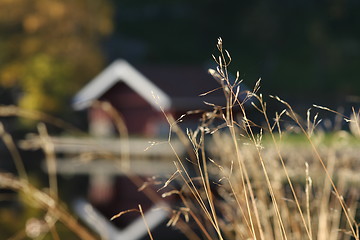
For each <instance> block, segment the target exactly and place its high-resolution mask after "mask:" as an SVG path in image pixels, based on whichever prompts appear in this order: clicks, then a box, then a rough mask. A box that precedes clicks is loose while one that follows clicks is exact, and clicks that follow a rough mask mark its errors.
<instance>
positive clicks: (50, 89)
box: [0, 0, 113, 113]
mask: <svg viewBox="0 0 360 240" xmlns="http://www.w3.org/2000/svg"><path fill="white" fill-rule="evenodd" d="M112 16H113V10H112V6H111V4H110V3H109V1H104V0H102V1H100V0H98V1H87V0H61V1H60V0H1V1H0V32H1V39H0V83H1V85H2V87H3V88H7V89H10V88H15V87H17V88H19V89H20V90H21V95H20V96H19V98H18V103H19V105H20V106H21V107H24V108H27V109H35V110H41V111H46V112H51V113H58V112H59V111H62V110H63V109H64V108H65V107H66V105H68V101H69V99H70V98H71V96H72V95H73V94H74V92H75V91H76V90H77V89H79V88H80V87H81V86H82V85H83V84H84V82H86V81H88V80H89V79H91V78H92V77H93V76H94V75H95V74H96V73H97V72H99V71H100V70H101V68H102V67H103V63H104V56H103V54H102V52H101V47H100V41H101V40H102V38H103V37H105V36H107V35H108V34H110V33H111V32H112V29H113V24H112Z"/></svg>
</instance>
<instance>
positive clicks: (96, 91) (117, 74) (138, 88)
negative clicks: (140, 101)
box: [72, 59, 171, 110]
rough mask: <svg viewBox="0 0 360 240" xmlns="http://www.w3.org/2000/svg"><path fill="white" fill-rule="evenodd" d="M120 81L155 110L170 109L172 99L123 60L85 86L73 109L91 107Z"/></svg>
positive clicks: (77, 96) (78, 95) (75, 99)
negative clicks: (160, 108)
mask: <svg viewBox="0 0 360 240" xmlns="http://www.w3.org/2000/svg"><path fill="white" fill-rule="evenodd" d="M119 81H122V82H124V83H126V84H127V85H128V86H129V87H130V88H131V89H133V90H134V91H135V92H137V93H138V94H139V95H140V96H141V97H143V98H144V99H145V100H146V101H147V102H148V103H149V104H150V105H151V106H153V107H154V108H155V109H159V106H161V107H162V108H164V109H165V110H167V109H169V108H170V106H171V99H170V97H169V96H168V95H167V94H166V93H164V92H163V91H162V90H161V89H160V88H158V87H157V86H156V85H155V84H153V83H152V82H151V81H150V80H149V79H148V78H147V77H145V76H144V75H143V74H141V73H140V72H139V71H138V70H136V69H135V68H134V67H133V66H131V65H130V64H129V63H128V62H127V61H125V60H122V59H121V60H116V61H114V62H113V63H112V64H110V65H109V66H108V67H107V68H105V70H104V71H102V72H101V73H100V74H99V75H98V76H96V77H95V78H94V79H93V80H92V81H90V82H89V83H88V84H87V85H85V87H83V88H82V89H81V90H80V91H79V92H78V93H77V94H76V95H75V97H74V99H73V104H72V105H73V108H74V109H75V110H82V109H85V108H87V107H89V106H90V105H91V104H92V102H93V101H94V100H96V99H98V98H99V97H101V95H103V94H104V93H105V92H106V91H107V90H109V89H110V88H111V87H112V86H114V85H115V83H117V82H119ZM154 97H156V99H155V98H154Z"/></svg>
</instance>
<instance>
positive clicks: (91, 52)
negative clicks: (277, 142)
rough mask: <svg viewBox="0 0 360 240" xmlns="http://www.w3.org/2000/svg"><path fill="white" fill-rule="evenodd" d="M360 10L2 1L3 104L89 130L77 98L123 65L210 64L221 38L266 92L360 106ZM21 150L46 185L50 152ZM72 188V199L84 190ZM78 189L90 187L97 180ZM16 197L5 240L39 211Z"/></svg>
mask: <svg viewBox="0 0 360 240" xmlns="http://www.w3.org/2000/svg"><path fill="white" fill-rule="evenodd" d="M359 12H360V2H359V1H355V0H331V1H311V0H294V1H285V0H270V1H269V0H253V1H239V0H222V1H220V0H207V1H205V0H198V1H194V0H162V1H161V0H154V1H148V0H0V105H10V104H15V105H18V106H20V107H21V108H25V109H29V110H35V111H41V112H46V113H49V114H52V115H55V116H57V117H59V118H61V119H63V120H66V121H69V122H71V123H74V124H75V125H76V126H80V128H81V126H83V127H84V128H85V126H86V116H85V115H84V112H82V113H78V112H75V111H74V110H73V109H72V108H71V99H72V98H73V96H74V94H75V93H76V92H77V91H78V90H79V89H81V88H82V87H83V86H84V85H85V84H86V83H87V82H89V81H90V80H91V79H93V78H94V76H96V75H97V74H98V73H99V72H101V71H102V70H103V69H104V68H105V67H106V66H108V65H109V64H110V63H111V62H113V61H114V60H115V59H118V58H123V59H126V60H127V61H129V62H130V63H131V64H135V65H147V64H151V65H154V64H169V65H179V66H181V65H196V66H199V65H201V66H204V67H206V66H211V65H212V64H213V59H212V56H211V55H212V54H214V55H217V54H218V51H217V48H216V43H217V39H218V37H221V38H222V39H223V41H224V47H225V48H226V49H227V50H228V51H229V52H230V54H231V56H232V60H233V61H232V64H231V66H230V71H231V72H232V73H233V75H235V74H236V71H239V72H240V77H241V78H242V79H244V83H245V84H246V85H247V86H248V87H249V88H252V86H253V85H254V84H255V82H256V81H257V80H258V79H259V78H262V84H261V92H262V93H264V94H265V95H268V94H272V95H278V96H280V97H282V98H283V99H285V100H287V101H288V102H289V103H290V104H291V105H292V106H294V107H295V109H296V108H300V109H307V108H309V107H311V105H312V104H318V105H323V106H328V107H331V108H334V109H339V107H340V106H344V107H349V106H359V103H360V79H359V76H360V75H359V69H360V16H359ZM188 88H191V86H188ZM207 90H209V89H208V88H207V87H206V86H204V91H207ZM348 109H350V108H348ZM304 113H305V111H304ZM13 120H14V119H13V118H6V119H1V122H2V123H5V126H6V129H7V130H8V131H9V132H10V133H11V135H12V136H13V137H14V138H15V139H18V138H19V137H21V138H22V137H23V134H22V133H27V132H28V129H29V126H30V125H27V122H21V123H20V124H19V123H16V124H14V123H13ZM31 127H34V126H33V125H32V126H31ZM32 130H34V128H32ZM82 130H85V129H82ZM35 131H36V130H35ZM19 132H20V133H19ZM21 132H22V133H21ZM18 133H19V134H18ZM21 154H22V156H23V157H24V160H25V161H24V162H25V166H26V167H27V170H29V172H31V171H32V172H33V175H40V177H39V176H36V177H33V178H32V180H35V183H33V184H34V185H36V186H40V187H41V186H46V182H47V176H46V175H45V174H44V173H43V172H42V170H41V169H40V166H41V159H43V155H42V153H39V152H21ZM0 155H1V159H0V170H1V171H3V170H6V171H10V172H15V167H14V164H13V163H12V162H11V156H9V153H8V151H7V149H6V147H5V144H3V143H1V146H0ZM7 160H8V161H7ZM28 160H35V161H28ZM41 174H42V175H41ZM61 181H63V180H61V179H60V180H59V182H61ZM64 182H66V181H64ZM66 184H67V185H66V186H67V187H66V188H64V189H62V191H64V193H63V196H61V197H63V198H65V201H66V200H67V198H68V197H69V196H71V194H73V192H76V191H77V192H79V188H78V187H77V186H76V187H75V186H69V184H68V183H66ZM78 184H82V185H83V186H86V185H87V184H88V179H85V178H82V179H80V180H79V181H78ZM83 188H84V189H85V187H83ZM7 193H9V192H6V191H5V192H4V191H2V192H1V194H2V195H1V196H2V197H3V196H5V195H4V194H7ZM10 193H11V192H10ZM83 195H86V193H85V190H84V193H83ZM20 197H24V196H20ZM2 200H3V199H2ZM11 200H12V199H10V201H8V202H7V201H2V206H5V208H1V209H0V215H1V216H5V217H1V219H2V222H1V224H0V225H1V226H2V227H1V229H0V232H1V233H2V234H1V235H3V236H12V235H13V234H14V232H16V231H18V230H19V229H21V228H22V226H23V225H24V222H25V221H26V219H27V218H28V217H29V216H34V215H40V214H39V213H35V214H34V212H33V210H32V209H25V210H24V209H22V207H19V206H13V202H12V201H11ZM7 204H8V205H7ZM10 205H11V206H12V207H13V208H14V209H17V210H18V209H21V211H20V210H19V212H21V213H22V218H21V219H20V218H19V217H18V215H16V214H15V215H14V214H10V213H8V212H7V207H8V206H10ZM24 212H25V213H24ZM15 222H17V224H18V225H17V226H14V225H15V224H14V223H15Z"/></svg>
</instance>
